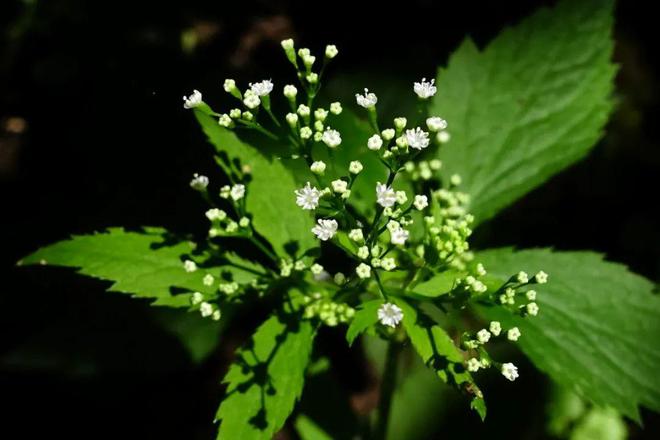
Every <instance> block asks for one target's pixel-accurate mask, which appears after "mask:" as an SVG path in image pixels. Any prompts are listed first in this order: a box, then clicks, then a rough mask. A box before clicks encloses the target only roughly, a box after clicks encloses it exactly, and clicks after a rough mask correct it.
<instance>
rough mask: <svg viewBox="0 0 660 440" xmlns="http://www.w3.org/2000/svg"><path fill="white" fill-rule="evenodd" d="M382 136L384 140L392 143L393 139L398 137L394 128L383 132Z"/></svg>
mask: <svg viewBox="0 0 660 440" xmlns="http://www.w3.org/2000/svg"><path fill="white" fill-rule="evenodd" d="M380 134H381V136H382V137H383V139H385V140H386V141H391V140H392V139H394V136H396V131H394V129H393V128H386V129H385V130H383V131H381V132H380ZM372 137H373V136H372ZM381 145H382V143H381ZM378 148H380V147H378ZM378 148H377V149H378Z"/></svg>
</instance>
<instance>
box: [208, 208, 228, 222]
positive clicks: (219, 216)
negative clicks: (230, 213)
mask: <svg viewBox="0 0 660 440" xmlns="http://www.w3.org/2000/svg"><path fill="white" fill-rule="evenodd" d="M206 218H208V219H209V220H211V221H213V220H224V219H226V218H227V213H226V212H225V211H223V210H222V209H218V208H212V209H209V210H208V211H206Z"/></svg>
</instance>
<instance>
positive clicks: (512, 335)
mask: <svg viewBox="0 0 660 440" xmlns="http://www.w3.org/2000/svg"><path fill="white" fill-rule="evenodd" d="M519 337H520V330H518V327H512V328H510V329H509V330H508V331H507V332H506V338H507V339H508V340H509V341H513V342H516V341H517V340H518V338H519Z"/></svg>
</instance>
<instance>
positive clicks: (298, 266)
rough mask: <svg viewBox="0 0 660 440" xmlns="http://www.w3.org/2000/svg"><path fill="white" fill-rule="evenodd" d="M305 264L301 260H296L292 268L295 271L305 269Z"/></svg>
mask: <svg viewBox="0 0 660 440" xmlns="http://www.w3.org/2000/svg"><path fill="white" fill-rule="evenodd" d="M306 267H307V266H306V265H305V262H304V261H302V260H298V261H296V263H295V264H294V265H293V268H294V269H295V270H297V271H299V272H300V271H301V270H305V268H306Z"/></svg>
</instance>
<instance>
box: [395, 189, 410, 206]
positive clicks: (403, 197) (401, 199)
mask: <svg viewBox="0 0 660 440" xmlns="http://www.w3.org/2000/svg"><path fill="white" fill-rule="evenodd" d="M407 201H408V195H407V194H406V192H405V191H397V192H396V202H397V203H398V204H399V205H403V204H404V203H406V202H407Z"/></svg>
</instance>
